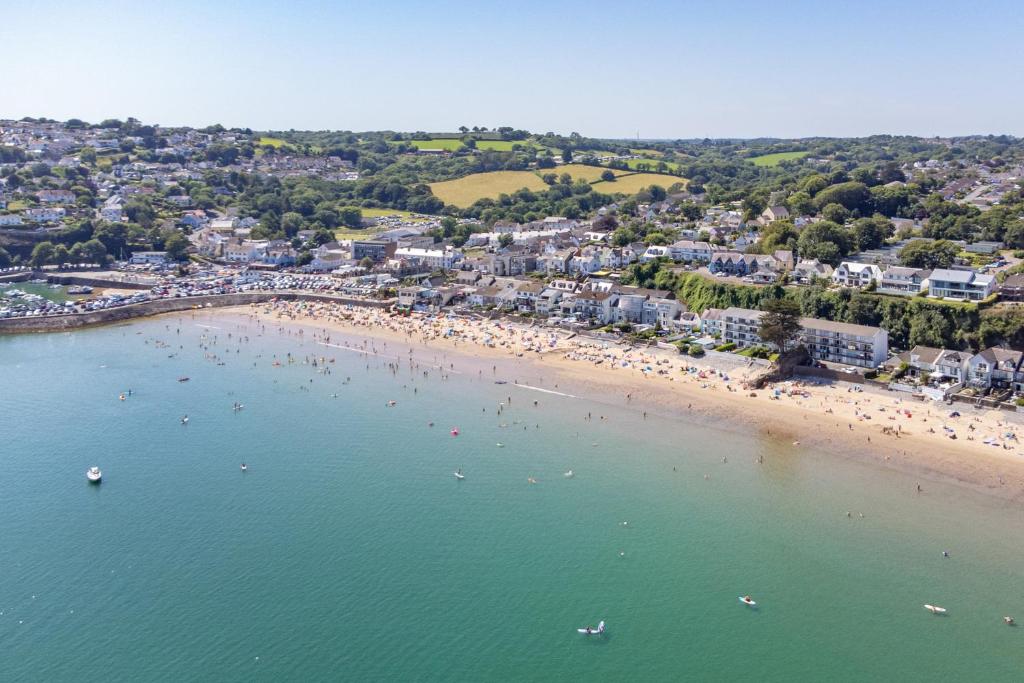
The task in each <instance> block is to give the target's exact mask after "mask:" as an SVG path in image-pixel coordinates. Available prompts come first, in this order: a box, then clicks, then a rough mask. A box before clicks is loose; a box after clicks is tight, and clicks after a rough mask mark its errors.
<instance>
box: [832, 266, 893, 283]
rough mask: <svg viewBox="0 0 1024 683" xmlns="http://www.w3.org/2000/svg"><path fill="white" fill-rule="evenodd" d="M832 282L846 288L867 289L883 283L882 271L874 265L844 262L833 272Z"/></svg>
mask: <svg viewBox="0 0 1024 683" xmlns="http://www.w3.org/2000/svg"><path fill="white" fill-rule="evenodd" d="M832 281H833V282H835V283H837V284H839V285H842V286H844V287H867V286H868V285H869V284H871V283H872V282H874V283H875V284H878V283H879V282H881V281H882V269H881V268H879V267H878V266H876V265H875V264H873V263H857V262H855V261H843V262H842V263H840V264H839V267H838V268H836V269H835V270H834V271H833V272H832Z"/></svg>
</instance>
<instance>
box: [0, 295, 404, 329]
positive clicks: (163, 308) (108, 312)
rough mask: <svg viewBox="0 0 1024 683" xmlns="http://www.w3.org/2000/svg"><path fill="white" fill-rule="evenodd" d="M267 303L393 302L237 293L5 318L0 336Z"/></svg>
mask: <svg viewBox="0 0 1024 683" xmlns="http://www.w3.org/2000/svg"><path fill="white" fill-rule="evenodd" d="M271 299H284V300H304V301H320V302H328V303H336V304H343V305H344V304H348V305H352V306H363V307H367V306H369V307H374V308H388V307H390V306H391V305H393V304H394V300H393V299H387V300H381V301H376V300H366V299H354V298H350V297H342V296H331V295H328V294H309V293H306V292H239V293H237V294H215V295H210V296H192V297H185V298H181V299H158V300H156V301H144V302H142V303H138V304H128V305H127V306H118V307H116V308H106V309H103V310H100V311H91V312H88V313H71V314H68V315H51V316H40V317H34V318H6V319H3V320H0V334H18V333H22V332H60V331H62V330H71V329H77V328H80V327H86V326H90V325H105V324H109V323H115V322H121V321H124V320H131V319H133V318H141V317H145V316H151V315H159V314H161V313H177V312H180V311H189V310H192V309H198V308H212V307H223V306H247V305H249V304H257V303H263V302H266V301H270V300H271Z"/></svg>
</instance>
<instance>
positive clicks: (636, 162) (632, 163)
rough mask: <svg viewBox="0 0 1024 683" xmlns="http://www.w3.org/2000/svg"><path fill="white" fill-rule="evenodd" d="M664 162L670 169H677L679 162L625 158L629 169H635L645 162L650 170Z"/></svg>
mask: <svg viewBox="0 0 1024 683" xmlns="http://www.w3.org/2000/svg"><path fill="white" fill-rule="evenodd" d="M660 163H664V164H665V166H667V167H668V168H669V169H670V170H672V171H678V170H679V164H677V163H676V162H674V161H665V162H662V161H661V160H660V159H626V165H627V166H629V167H630V168H631V169H633V170H636V168H637V167H638V166H639V165H640V164H647V165H648V166H649V167H650V168H651V169H652V170H653V169H655V168H657V167H658V164H660Z"/></svg>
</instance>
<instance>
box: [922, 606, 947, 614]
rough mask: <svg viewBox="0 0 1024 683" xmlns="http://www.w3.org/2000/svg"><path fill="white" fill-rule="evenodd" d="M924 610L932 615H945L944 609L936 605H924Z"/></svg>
mask: <svg viewBox="0 0 1024 683" xmlns="http://www.w3.org/2000/svg"><path fill="white" fill-rule="evenodd" d="M924 608H925V609H926V610H928V611H929V612H931V613H932V614H945V613H946V608H945V607H939V606H938V605H925V606H924Z"/></svg>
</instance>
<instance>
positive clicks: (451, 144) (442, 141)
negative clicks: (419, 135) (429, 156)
mask: <svg viewBox="0 0 1024 683" xmlns="http://www.w3.org/2000/svg"><path fill="white" fill-rule="evenodd" d="M405 142H408V143H409V144H410V145H412V146H413V147H415V148H416V149H443V150H445V151H446V152H454V151H455V150H457V149H459V148H460V147H462V140H459V139H457V138H439V139H437V140H406V141H405Z"/></svg>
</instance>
